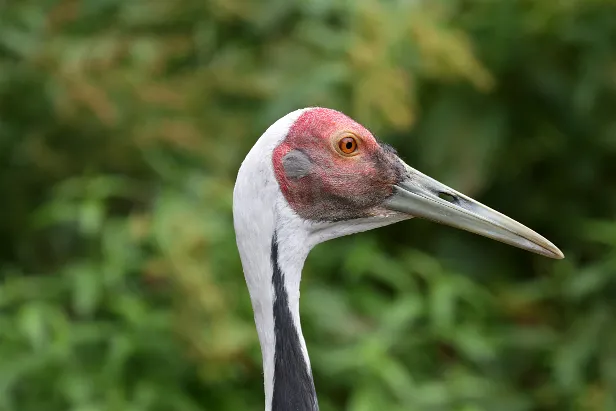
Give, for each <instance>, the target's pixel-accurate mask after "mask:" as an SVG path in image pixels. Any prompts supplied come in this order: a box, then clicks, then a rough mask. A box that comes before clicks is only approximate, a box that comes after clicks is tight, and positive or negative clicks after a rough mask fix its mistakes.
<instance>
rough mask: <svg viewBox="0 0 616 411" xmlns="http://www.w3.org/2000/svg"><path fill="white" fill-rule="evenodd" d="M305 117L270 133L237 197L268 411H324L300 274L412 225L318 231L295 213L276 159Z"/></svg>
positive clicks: (245, 168) (332, 226)
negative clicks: (348, 242) (345, 240)
mask: <svg viewBox="0 0 616 411" xmlns="http://www.w3.org/2000/svg"><path fill="white" fill-rule="evenodd" d="M305 110H306V109H302V110H297V111H294V112H292V113H290V114H287V115H286V116H284V117H282V118H281V119H280V120H278V121H277V122H275V123H274V124H273V125H272V126H270V127H269V128H268V129H267V130H266V132H265V133H264V134H263V135H262V136H261V138H259V140H258V141H257V142H256V144H255V145H254V147H253V148H252V149H251V150H250V152H249V153H248V155H247V156H246V159H245V160H244V162H243V163H242V166H241V167H240V170H239V173H238V176H237V180H236V184H235V190H234V192H233V220H234V226H235V233H236V241H237V246H238V249H239V252H240V258H241V260H242V267H243V269H244V276H245V278H246V284H247V285H248V290H249V292H250V298H251V301H252V306H253V310H254V317H255V323H256V326H257V333H258V335H259V342H260V344H261V353H262V355H263V370H264V385H265V410H266V411H289V410H293V411H317V410H318V405H317V402H316V395H315V393H314V384H313V382H312V372H311V370H310V360H309V358H308V352H307V350H306V344H305V341H304V337H303V335H302V332H301V325H300V316H299V297H300V281H301V271H302V267H303V265H304V261H305V260H306V257H307V256H308V253H309V252H310V250H311V249H312V247H313V246H314V245H316V244H319V243H321V242H324V241H327V240H329V239H332V238H336V237H340V236H343V235H347V234H352V233H357V232H360V231H366V230H370V229H372V228H376V227H382V226H384V225H388V224H392V223H394V222H397V221H401V220H403V219H406V218H408V217H404V216H397V217H392V216H375V217H370V218H364V219H357V220H352V221H341V222H319V223H317V222H308V221H306V220H302V219H301V218H300V217H299V216H298V215H297V214H296V213H295V212H293V210H291V208H290V207H289V205H288V203H287V202H286V200H285V199H284V197H283V195H282V193H281V192H280V188H279V185H278V182H277V180H276V177H275V174H274V169H273V164H272V153H273V151H274V149H275V148H276V147H277V146H278V145H279V144H280V143H281V142H282V140H283V139H284V138H285V137H286V135H287V134H288V131H289V129H290V128H291V126H292V125H293V123H295V121H296V120H297V119H298V118H299V116H300V115H301V114H302V113H303V112H304V111H305ZM275 237H276V240H277V241H276V244H277V247H274V244H273V243H272V239H273V238H275ZM272 254H276V258H272ZM282 302H284V306H281V303H282Z"/></svg>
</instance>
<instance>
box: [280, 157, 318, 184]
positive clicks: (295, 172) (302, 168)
mask: <svg viewBox="0 0 616 411" xmlns="http://www.w3.org/2000/svg"><path fill="white" fill-rule="evenodd" d="M282 167H283V168H284V172H285V174H286V175H287V177H289V178H302V177H304V176H307V175H308V174H309V173H310V169H311V168H312V162H311V161H310V158H309V157H308V156H307V155H306V154H304V153H302V152H301V151H299V150H292V151H289V152H288V153H287V154H286V155H285V156H284V157H283V158H282Z"/></svg>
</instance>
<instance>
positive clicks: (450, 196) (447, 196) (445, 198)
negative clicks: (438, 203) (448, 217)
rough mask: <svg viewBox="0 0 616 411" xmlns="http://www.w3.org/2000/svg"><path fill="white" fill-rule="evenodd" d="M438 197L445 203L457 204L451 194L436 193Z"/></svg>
mask: <svg viewBox="0 0 616 411" xmlns="http://www.w3.org/2000/svg"><path fill="white" fill-rule="evenodd" d="M438 196H439V198H441V199H443V200H445V201H448V202H450V203H457V202H458V200H457V199H456V197H455V196H453V195H451V194H448V193H445V192H440V193H438Z"/></svg>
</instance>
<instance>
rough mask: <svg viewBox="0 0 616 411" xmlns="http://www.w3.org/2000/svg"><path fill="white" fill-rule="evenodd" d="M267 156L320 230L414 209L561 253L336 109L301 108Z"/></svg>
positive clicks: (292, 200)
mask: <svg viewBox="0 0 616 411" xmlns="http://www.w3.org/2000/svg"><path fill="white" fill-rule="evenodd" d="M271 161H272V167H273V171H274V175H275V179H276V181H277V183H278V185H279V189H280V192H281V193H282V196H283V197H284V199H285V201H286V202H287V203H288V206H289V207H290V208H291V209H292V210H293V212H294V213H296V214H297V216H299V217H300V218H301V219H303V220H305V221H308V222H312V223H313V225H314V226H315V227H319V229H321V230H322V229H323V227H331V226H334V227H340V226H341V224H344V223H345V222H346V226H347V227H346V230H337V231H336V230H333V232H334V233H336V232H337V233H340V235H344V234H348V233H350V232H352V231H353V229H352V228H350V229H349V227H353V226H355V227H357V229H356V231H363V230H365V229H369V228H372V227H371V226H370V223H372V225H374V226H383V225H387V224H391V223H394V222H397V221H400V220H404V219H408V218H412V217H421V218H425V219H428V220H432V221H435V222H438V223H441V224H445V225H449V226H453V227H456V228H458V229H462V230H466V231H470V232H473V233H476V234H479V235H482V236H485V237H489V238H492V239H495V240H498V241H501V242H503V243H506V244H509V245H513V246H516V247H519V248H522V249H526V250H528V251H531V252H534V253H537V254H541V255H544V256H547V257H551V258H556V259H561V258H564V256H563V254H562V252H561V251H560V250H559V249H558V248H557V247H556V246H554V245H553V244H552V243H551V242H549V241H548V240H547V239H545V238H543V237H542V236H540V235H539V234H537V233H536V232H534V231H532V230H531V229H529V228H527V227H525V226H524V225H522V224H520V223H518V222H516V221H514V220H512V219H511V218H509V217H507V216H505V215H503V214H501V213H499V212H497V211H495V210H492V209H491V208H489V207H487V206H485V205H483V204H481V203H479V202H477V201H475V200H473V199H471V198H469V197H467V196H465V195H463V194H461V193H459V192H457V191H455V190H453V189H452V188H450V187H448V186H446V185H444V184H442V183H440V182H438V181H436V180H435V179H433V178H431V177H428V176H426V175H425V174H422V173H421V172H419V171H417V170H415V169H413V168H412V167H410V166H409V165H407V164H406V163H405V162H404V161H402V160H401V159H400V157H399V156H398V155H397V153H396V151H395V150H394V149H393V148H392V147H390V146H388V145H386V144H384V143H382V142H379V141H378V140H377V139H376V138H375V137H374V136H373V135H372V133H370V131H368V130H367V129H366V128H365V127H363V126H362V125H361V124H359V123H357V122H356V121H354V120H353V119H351V118H349V117H348V116H346V115H344V114H343V113H340V112H338V111H335V110H331V109H326V108H310V109H304V110H303V111H302V112H301V114H299V115H298V116H296V119H295V120H294V121H293V123H292V124H290V125H289V128H288V131H287V132H286V135H284V136H283V137H282V138H281V139H280V141H278V142H277V145H276V146H275V147H274V148H273V150H272V153H271ZM354 222H357V224H354ZM360 222H361V223H360ZM366 222H367V223H368V224H367V225H366V224H365V223H366ZM329 231H332V230H329ZM335 236H337V235H336V234H332V233H331V232H330V233H329V235H328V236H327V237H328V238H332V237H335Z"/></svg>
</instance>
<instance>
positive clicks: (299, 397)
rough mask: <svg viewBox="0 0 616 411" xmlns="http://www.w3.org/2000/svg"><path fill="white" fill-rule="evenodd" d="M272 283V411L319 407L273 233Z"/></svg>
mask: <svg viewBox="0 0 616 411" xmlns="http://www.w3.org/2000/svg"><path fill="white" fill-rule="evenodd" d="M271 258H272V267H273V268H274V272H273V275H272V284H273V285H274V292H275V297H274V334H275V336H276V347H275V354H274V394H273V396H272V411H318V410H319V405H318V403H317V396H316V392H315V389H314V382H313V380H312V375H311V372H310V370H309V369H308V365H307V364H306V361H305V359H304V356H303V354H302V347H301V344H300V340H299V335H298V333H297V330H296V328H295V326H294V325H293V318H292V316H291V310H290V309H289V298H288V295H287V290H286V288H285V286H284V273H283V272H282V270H281V269H280V265H279V264H278V242H277V239H276V234H274V236H273V237H272V251H271Z"/></svg>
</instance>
